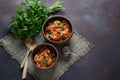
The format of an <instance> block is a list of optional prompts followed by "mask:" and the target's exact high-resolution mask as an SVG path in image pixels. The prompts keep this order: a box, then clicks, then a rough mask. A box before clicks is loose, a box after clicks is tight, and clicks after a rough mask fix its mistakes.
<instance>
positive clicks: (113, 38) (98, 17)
mask: <svg viewBox="0 0 120 80" xmlns="http://www.w3.org/2000/svg"><path fill="white" fill-rule="evenodd" d="M21 1H24V0H0V38H3V37H4V36H6V35H7V34H8V33H9V28H8V23H9V20H10V19H11V17H10V15H11V14H15V12H16V5H17V4H19V3H20V2H21ZM43 1H45V2H46V5H47V6H50V5H52V4H53V3H54V2H56V1H57V0H50V1H49V0H43ZM63 6H64V7H65V8H66V9H65V10H64V11H61V12H58V13H56V14H59V15H63V16H66V17H68V18H69V19H70V20H71V22H72V25H73V26H74V28H75V30H76V32H78V33H79V34H81V35H83V36H84V37H85V38H86V39H87V40H88V41H89V42H91V43H92V44H93V45H94V46H95V49H94V50H92V51H90V52H89V53H88V54H87V55H85V56H84V57H83V58H81V59H80V60H79V61H77V62H76V63H75V64H74V65H73V66H72V67H71V68H70V69H69V70H68V71H67V72H65V73H64V75H63V76H62V77H61V78H60V80H80V79H81V80H120V76H119V75H120V69H119V68H120V62H119V61H120V24H119V23H120V22H119V21H120V9H119V7H120V0H75V1H73V0H64V4H63ZM27 79H28V80H35V79H34V78H33V77H32V76H31V75H30V74H29V75H28V76H27ZM0 80H21V70H20V67H19V64H18V62H17V61H15V60H13V59H12V58H11V57H10V55H9V54H7V53H6V52H5V50H4V49H3V48H2V47H0Z"/></svg>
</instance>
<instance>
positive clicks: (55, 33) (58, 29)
mask: <svg viewBox="0 0 120 80" xmlns="http://www.w3.org/2000/svg"><path fill="white" fill-rule="evenodd" d="M42 33H43V36H44V38H45V39H46V40H47V41H48V42H50V43H53V44H64V43H67V42H68V41H69V40H70V38H71V37H72V34H73V28H72V24H71V22H70V21H69V20H68V19H67V18H65V17H63V16H52V17H50V18H48V19H47V20H46V21H45V22H44V24H43V27H42Z"/></svg>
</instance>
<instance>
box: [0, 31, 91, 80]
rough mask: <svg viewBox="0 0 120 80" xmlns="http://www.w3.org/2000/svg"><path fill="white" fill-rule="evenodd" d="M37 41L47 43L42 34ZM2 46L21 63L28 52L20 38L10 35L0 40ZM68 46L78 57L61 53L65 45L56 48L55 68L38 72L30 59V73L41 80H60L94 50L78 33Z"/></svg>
mask: <svg viewBox="0 0 120 80" xmlns="http://www.w3.org/2000/svg"><path fill="white" fill-rule="evenodd" d="M35 41H36V43H38V44H40V43H45V40H44V38H43V36H42V34H39V35H38V36H37V37H36V38H35ZM0 45H1V46H3V47H4V49H5V50H6V51H7V53H9V54H10V55H11V57H12V58H14V59H16V60H17V61H18V62H19V63H21V61H22V60H23V58H24V56H25V52H26V47H25V45H24V42H23V41H21V40H20V39H19V38H18V37H15V36H13V35H11V34H9V35H7V36H6V37H4V38H3V39H1V40H0ZM67 45H68V46H69V47H70V49H71V50H72V51H73V52H75V53H76V55H70V56H69V58H68V57H67V58H66V57H65V56H64V54H63V53H61V48H62V47H63V45H62V46H61V45H58V46H56V47H57V49H58V50H59V59H58V62H57V64H56V65H55V66H54V67H52V68H51V69H49V70H38V69H36V67H34V66H33V64H32V63H31V60H30V57H29V62H28V72H29V73H30V74H32V75H33V76H34V77H36V78H38V79H39V80H59V78H60V76H61V75H62V74H63V73H64V72H65V71H66V70H68V69H69V68H70V66H71V65H72V64H73V63H75V62H76V61H77V60H79V59H80V58H81V57H82V56H84V55H85V54H87V53H88V51H90V50H91V48H92V45H91V44H90V43H89V42H88V41H87V40H86V39H85V38H84V37H82V36H81V35H78V34H76V33H74V34H73V36H72V38H71V39H70V41H69V43H68V44H67Z"/></svg>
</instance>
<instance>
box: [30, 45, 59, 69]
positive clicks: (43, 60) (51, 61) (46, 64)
mask: <svg viewBox="0 0 120 80" xmlns="http://www.w3.org/2000/svg"><path fill="white" fill-rule="evenodd" d="M31 60H32V63H33V64H34V65H35V66H36V67H37V68H39V69H49V68H51V67H53V66H54V65H55V64H56V62H57V60H58V51H57V49H56V47H55V46H53V45H52V44H49V43H43V44H39V45H37V46H36V47H35V48H34V50H33V51H32V54H31Z"/></svg>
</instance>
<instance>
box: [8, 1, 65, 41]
mask: <svg viewBox="0 0 120 80" xmlns="http://www.w3.org/2000/svg"><path fill="white" fill-rule="evenodd" d="M62 3H63V2H61V1H57V2H56V3H55V4H53V5H52V6H51V7H46V6H45V4H44V3H43V2H42V1H41V0H26V1H25V2H22V3H20V4H19V5H18V6H17V13H16V15H15V16H14V17H13V19H12V21H11V23H10V25H9V26H10V30H11V32H12V33H13V34H14V35H17V36H19V37H20V38H21V39H23V40H24V39H26V38H34V37H35V36H36V35H38V34H39V33H40V32H41V29H42V24H43V22H44V21H45V20H46V19H47V18H48V16H49V14H51V13H53V12H55V11H59V10H63V9H64V8H63V7H62Z"/></svg>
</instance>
